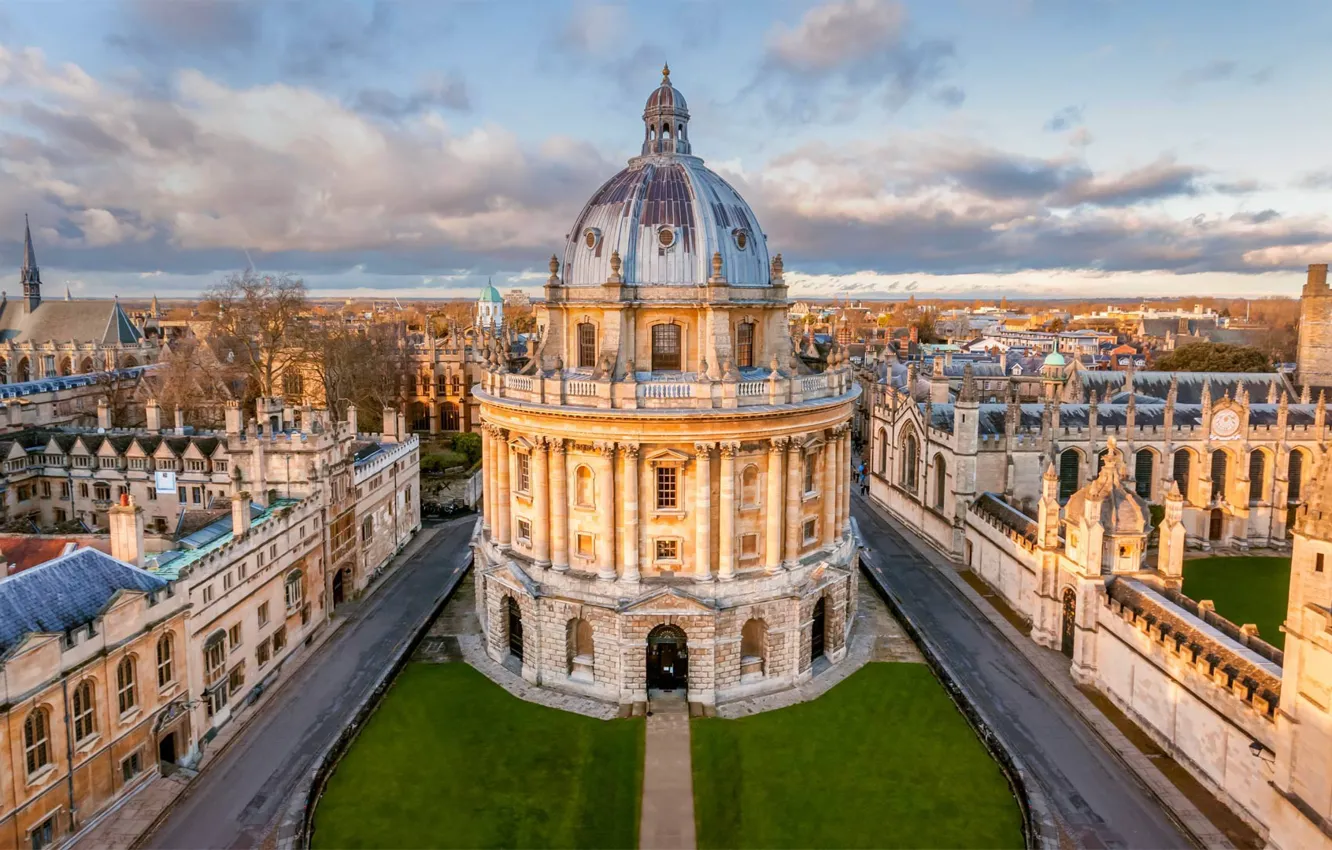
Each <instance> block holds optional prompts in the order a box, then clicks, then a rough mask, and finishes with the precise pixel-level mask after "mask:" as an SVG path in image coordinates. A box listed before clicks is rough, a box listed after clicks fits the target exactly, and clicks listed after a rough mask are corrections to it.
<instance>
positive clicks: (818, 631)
mask: <svg viewBox="0 0 1332 850" xmlns="http://www.w3.org/2000/svg"><path fill="white" fill-rule="evenodd" d="M827 631H828V616H827V606H826V605H825V604H824V599H823V597H822V596H820V597H819V601H818V602H815V603H814V621H813V622H812V623H810V626H809V660H810V662H811V663H813V662H815V661H818V660H819V659H820V658H822V657H823V644H824V635H825V633H826V632H827Z"/></svg>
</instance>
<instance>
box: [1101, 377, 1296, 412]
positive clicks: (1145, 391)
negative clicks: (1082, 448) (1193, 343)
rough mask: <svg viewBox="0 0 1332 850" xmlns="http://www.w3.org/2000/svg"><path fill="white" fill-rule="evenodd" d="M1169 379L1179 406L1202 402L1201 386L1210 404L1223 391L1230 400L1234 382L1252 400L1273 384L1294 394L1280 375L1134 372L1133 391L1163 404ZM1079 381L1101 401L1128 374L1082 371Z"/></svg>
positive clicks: (1264, 397)
mask: <svg viewBox="0 0 1332 850" xmlns="http://www.w3.org/2000/svg"><path fill="white" fill-rule="evenodd" d="M1172 377H1177V378H1178V379H1179V383H1178V386H1177V387H1176V397H1175V400H1176V401H1177V402H1180V403H1182V404H1199V403H1201V402H1202V392H1203V385H1204V384H1211V393H1212V400H1213V401H1216V400H1218V399H1220V398H1221V396H1222V395H1224V394H1225V393H1226V392H1229V393H1230V394H1231V396H1232V397H1233V396H1234V394H1235V384H1236V382H1239V383H1241V384H1242V385H1243V386H1244V387H1245V389H1247V390H1248V392H1249V399H1250V400H1251V401H1257V400H1262V401H1266V400H1267V393H1268V389H1269V387H1271V385H1272V384H1273V383H1275V384H1276V385H1277V393H1278V394H1279V393H1281V391H1282V390H1285V391H1286V392H1288V393H1291V394H1292V395H1294V394H1295V393H1293V392H1292V390H1293V388H1292V387H1291V386H1290V385H1289V384H1288V383H1287V382H1286V378H1285V376H1284V375H1282V374H1281V373H1280V372H1152V371H1148V372H1134V373H1133V392H1134V393H1136V394H1137V395H1138V396H1139V397H1142V396H1150V397H1151V398H1154V399H1159V400H1160V401H1165V399H1166V396H1167V395H1168V394H1169V393H1170V379H1171V378H1172ZM1078 380H1080V381H1081V382H1082V386H1083V388H1084V389H1085V390H1086V392H1087V394H1088V395H1090V394H1091V393H1092V392H1093V391H1095V392H1096V394H1097V395H1098V396H1100V397H1101V398H1106V397H1109V396H1114V395H1116V394H1118V393H1120V392H1122V391H1123V389H1124V385H1125V382H1126V381H1127V380H1128V373H1127V372H1108V371H1107V372H1096V371H1084V372H1081V373H1079V375H1078Z"/></svg>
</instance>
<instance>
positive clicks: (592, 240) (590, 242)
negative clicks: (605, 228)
mask: <svg viewBox="0 0 1332 850" xmlns="http://www.w3.org/2000/svg"><path fill="white" fill-rule="evenodd" d="M583 244H584V245H586V246H587V247H588V248H589V249H592V248H596V247H597V245H599V244H601V231H600V230H598V229H596V228H595V227H589V228H588V229H587V230H584V231H583Z"/></svg>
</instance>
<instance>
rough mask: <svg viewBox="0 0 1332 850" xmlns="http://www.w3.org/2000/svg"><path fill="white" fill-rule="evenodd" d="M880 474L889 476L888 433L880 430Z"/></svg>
mask: <svg viewBox="0 0 1332 850" xmlns="http://www.w3.org/2000/svg"><path fill="white" fill-rule="evenodd" d="M879 474H880V475H884V476H886V475H887V474H888V432H887V431H886V430H884V429H883V428H880V429H879Z"/></svg>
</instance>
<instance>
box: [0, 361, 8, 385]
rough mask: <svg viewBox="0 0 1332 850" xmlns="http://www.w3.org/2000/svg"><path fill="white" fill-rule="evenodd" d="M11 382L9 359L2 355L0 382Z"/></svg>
mask: <svg viewBox="0 0 1332 850" xmlns="http://www.w3.org/2000/svg"><path fill="white" fill-rule="evenodd" d="M7 383H9V361H8V360H6V359H5V358H3V357H0V384H7Z"/></svg>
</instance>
